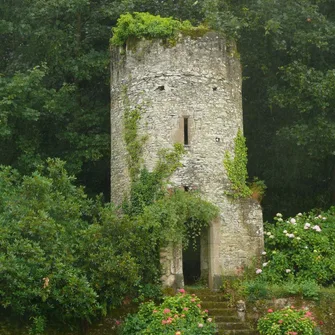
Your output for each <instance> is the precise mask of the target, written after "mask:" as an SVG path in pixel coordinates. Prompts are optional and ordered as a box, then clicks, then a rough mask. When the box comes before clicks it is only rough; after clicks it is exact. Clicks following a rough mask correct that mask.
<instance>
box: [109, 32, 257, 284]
mask: <svg viewBox="0 0 335 335" xmlns="http://www.w3.org/2000/svg"><path fill="white" fill-rule="evenodd" d="M111 80H112V84H111V97H112V99H111V133H112V156H111V169H112V171H111V190H112V192H111V193H112V201H113V202H115V203H116V204H118V203H120V201H121V200H122V197H123V194H124V193H126V192H127V190H128V188H129V174H128V169H127V164H126V157H127V152H126V150H125V144H124V141H123V132H124V126H123V107H124V101H123V98H122V90H123V89H125V88H126V90H127V94H128V98H129V101H130V104H131V105H133V106H136V105H137V106H142V107H143V109H144V110H145V112H144V113H143V114H142V118H141V120H140V122H139V130H138V133H139V135H148V140H147V142H146V144H145V148H144V155H143V159H144V164H145V165H146V167H147V168H148V169H149V170H152V169H153V168H154V166H155V163H156V162H157V152H158V151H159V150H160V149H161V148H172V146H173V144H174V143H176V142H181V143H183V141H184V119H185V118H187V119H188V128H189V130H188V137H189V143H188V145H185V149H186V154H185V156H184V158H183V160H182V164H183V167H182V168H180V169H179V170H178V171H176V173H175V174H174V175H173V177H172V178H171V180H170V182H171V184H172V185H175V186H179V187H188V188H189V189H197V190H199V191H200V192H201V193H202V194H203V196H204V198H205V199H207V200H209V201H211V202H213V203H214V204H216V205H217V206H218V207H219V208H220V218H219V219H218V220H217V222H214V223H213V224H212V225H211V227H210V229H209V233H208V238H207V239H205V240H207V241H208V253H206V254H208V255H209V256H208V257H209V260H207V264H206V265H205V267H208V271H209V277H210V282H212V286H215V280H216V279H215V278H219V277H221V276H222V275H232V274H236V273H237V272H238V271H239V269H240V268H241V267H242V266H244V265H245V264H248V263H250V260H251V258H252V257H254V256H256V255H259V253H260V252H261V250H262V248H263V231H262V212H261V208H260V206H259V205H258V204H257V203H256V202H255V201H253V200H251V199H247V200H237V201H235V200H234V201H233V200H232V199H230V198H228V197H226V196H225V195H224V192H225V190H227V189H228V188H229V180H228V178H227V175H226V172H225V170H224V166H223V157H224V153H225V151H226V150H230V151H232V149H233V146H234V138H235V136H236V134H237V131H238V129H239V128H241V129H242V127H243V120H242V98H241V67H240V62H239V59H238V58H237V57H236V51H235V46H234V45H233V44H232V43H227V41H226V40H225V39H224V38H223V37H222V36H220V35H218V34H217V33H214V32H212V33H208V34H206V35H205V36H203V37H200V38H197V39H192V38H190V37H181V39H180V41H179V42H178V43H177V44H176V46H174V47H166V46H164V45H163V44H162V43H161V41H158V40H154V41H149V40H141V41H138V42H137V43H134V44H133V45H132V48H128V49H127V50H125V51H122V52H120V49H119V48H115V49H113V50H112V66H111ZM204 263H206V262H205V261H204Z"/></svg>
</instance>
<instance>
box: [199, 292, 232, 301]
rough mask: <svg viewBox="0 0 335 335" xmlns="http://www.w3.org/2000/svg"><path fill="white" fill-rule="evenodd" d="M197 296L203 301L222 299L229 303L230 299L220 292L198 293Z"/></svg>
mask: <svg viewBox="0 0 335 335" xmlns="http://www.w3.org/2000/svg"><path fill="white" fill-rule="evenodd" d="M196 296H197V297H198V298H199V299H200V300H201V301H222V302H227V303H228V299H227V298H226V297H225V296H224V295H222V294H219V293H211V294H209V293H207V294H196Z"/></svg>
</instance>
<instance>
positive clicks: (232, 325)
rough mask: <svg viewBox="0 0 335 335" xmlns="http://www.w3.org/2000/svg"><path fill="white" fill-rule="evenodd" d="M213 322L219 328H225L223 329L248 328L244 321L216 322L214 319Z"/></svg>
mask: <svg viewBox="0 0 335 335" xmlns="http://www.w3.org/2000/svg"><path fill="white" fill-rule="evenodd" d="M215 322H216V324H217V326H218V328H219V329H225V330H234V329H238V330H244V329H249V328H248V325H247V324H246V323H245V322H218V321H217V320H216V319H215Z"/></svg>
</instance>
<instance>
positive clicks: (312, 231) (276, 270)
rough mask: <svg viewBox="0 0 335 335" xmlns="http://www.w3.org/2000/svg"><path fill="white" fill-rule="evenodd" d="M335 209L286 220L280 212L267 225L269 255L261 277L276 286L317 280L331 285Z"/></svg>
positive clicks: (264, 263)
mask: <svg viewBox="0 0 335 335" xmlns="http://www.w3.org/2000/svg"><path fill="white" fill-rule="evenodd" d="M334 222H335V208H334V207H331V208H330V209H329V210H328V211H326V212H315V211H312V212H309V213H304V214H302V213H299V214H297V215H296V216H295V217H290V218H287V219H284V218H283V216H282V214H280V213H278V214H277V215H276V217H275V218H274V222H273V223H267V224H265V233H264V237H265V245H266V254H265V255H264V256H263V266H262V267H261V268H259V269H258V272H259V277H260V278H263V279H264V280H266V281H268V282H272V283H279V282H283V281H286V280H295V281H299V280H314V281H315V282H317V283H319V284H322V285H331V284H332V283H333V282H334V280H335V267H334V264H335V258H334V255H333V252H332V251H333V250H334V248H335V230H334Z"/></svg>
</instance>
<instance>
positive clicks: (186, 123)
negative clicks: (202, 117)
mask: <svg viewBox="0 0 335 335" xmlns="http://www.w3.org/2000/svg"><path fill="white" fill-rule="evenodd" d="M184 145H188V118H187V117H184Z"/></svg>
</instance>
